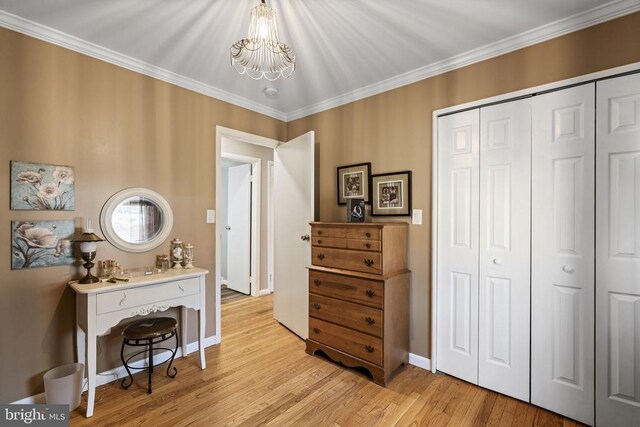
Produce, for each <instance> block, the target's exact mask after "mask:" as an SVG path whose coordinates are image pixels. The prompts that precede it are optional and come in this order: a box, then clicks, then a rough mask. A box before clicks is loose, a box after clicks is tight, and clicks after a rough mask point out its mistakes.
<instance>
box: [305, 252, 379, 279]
mask: <svg viewBox="0 0 640 427" xmlns="http://www.w3.org/2000/svg"><path fill="white" fill-rule="evenodd" d="M311 252H312V263H313V265H320V266H322V267H330V268H341V269H344V270H353V271H362V272H363V273H373V274H380V273H381V271H382V263H381V261H382V255H381V254H380V252H365V251H354V250H346V249H332V248H320V247H313V248H312V249H311Z"/></svg>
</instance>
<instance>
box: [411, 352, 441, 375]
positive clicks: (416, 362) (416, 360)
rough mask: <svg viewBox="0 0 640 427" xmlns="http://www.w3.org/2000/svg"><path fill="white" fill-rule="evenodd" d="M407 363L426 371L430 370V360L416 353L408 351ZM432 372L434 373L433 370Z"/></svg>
mask: <svg viewBox="0 0 640 427" xmlns="http://www.w3.org/2000/svg"><path fill="white" fill-rule="evenodd" d="M409 364H410V365H413V366H417V367H418V368H422V369H426V370H427V371H429V370H431V360H429V359H427V358H426V357H423V356H418V355H417V354H413V353H409ZM433 372H434V373H435V371H433Z"/></svg>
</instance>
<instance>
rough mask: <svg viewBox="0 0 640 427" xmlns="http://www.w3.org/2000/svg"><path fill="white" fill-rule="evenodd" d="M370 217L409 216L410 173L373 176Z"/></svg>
mask: <svg viewBox="0 0 640 427" xmlns="http://www.w3.org/2000/svg"><path fill="white" fill-rule="evenodd" d="M371 180H372V185H373V203H372V205H371V215H372V216H410V215H411V171H402V172H393V173H384V174H378V175H373V176H372V177H371Z"/></svg>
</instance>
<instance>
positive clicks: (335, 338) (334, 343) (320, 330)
mask: <svg viewBox="0 0 640 427" xmlns="http://www.w3.org/2000/svg"><path fill="white" fill-rule="evenodd" d="M309 338H310V339H312V340H314V341H317V342H319V343H322V344H325V345H328V346H330V347H333V348H335V349H337V350H340V351H343V352H345V353H348V354H351V355H353V356H356V357H359V358H360V359H363V360H366V361H368V362H371V363H374V364H376V365H382V339H380V338H376V337H372V336H371V335H367V334H364V333H362V332H358V331H354V330H352V329H349V328H345V327H342V326H338V325H334V324H332V323H329V322H325V321H323V320H320V319H316V318H313V317H310V318H309Z"/></svg>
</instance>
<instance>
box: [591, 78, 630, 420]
mask: <svg viewBox="0 0 640 427" xmlns="http://www.w3.org/2000/svg"><path fill="white" fill-rule="evenodd" d="M596 141H597V143H596V182H597V186H596V219H597V222H596V283H597V284H598V285H597V287H596V423H597V424H601V425H608V426H618V425H619V426H623V425H637V424H638V420H640V75H638V74H633V75H629V76H623V77H618V78H615V79H610V80H604V81H602V82H598V83H597V129H596Z"/></svg>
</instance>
